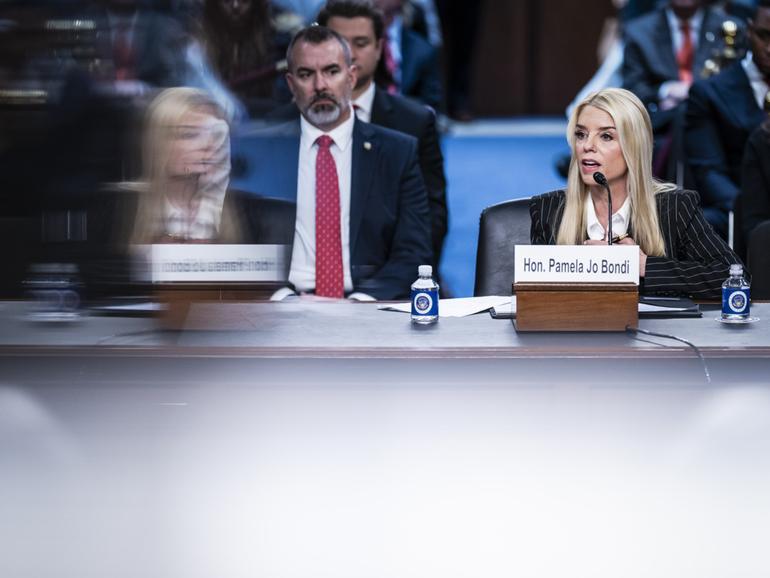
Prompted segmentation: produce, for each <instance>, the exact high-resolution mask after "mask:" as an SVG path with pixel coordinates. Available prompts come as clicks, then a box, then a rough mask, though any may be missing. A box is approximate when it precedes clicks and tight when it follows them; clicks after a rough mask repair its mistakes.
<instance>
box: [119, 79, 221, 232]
mask: <svg viewBox="0 0 770 578" xmlns="http://www.w3.org/2000/svg"><path fill="white" fill-rule="evenodd" d="M191 112H204V113H206V114H208V115H211V116H212V117H214V118H215V119H217V121H219V122H218V123H217V124H218V126H219V128H220V131H221V132H222V133H223V134H222V144H221V146H220V148H219V150H218V151H217V152H216V153H215V159H214V163H215V164H214V167H213V168H212V170H211V171H210V174H209V175H207V176H206V177H205V178H203V177H202V178H201V179H200V180H199V182H198V195H199V196H200V198H201V202H202V206H203V207H205V208H210V207H209V205H213V206H215V207H216V209H215V212H217V213H218V212H219V209H220V208H221V204H222V202H223V199H224V197H225V193H226V191H227V186H228V184H229V180H230V143H229V131H228V128H227V122H226V117H225V113H224V111H223V110H222V108H221V107H220V106H219V105H218V104H217V103H216V101H215V100H214V99H213V98H212V97H211V96H210V95H209V94H208V93H207V92H205V91H203V90H199V89H196V88H186V87H177V88H169V89H166V90H164V91H162V92H161V93H160V94H159V95H158V96H157V97H155V99H154V100H153V101H152V103H151V104H150V106H149V108H148V109H147V114H146V117H145V125H144V131H143V135H142V141H141V144H142V175H143V176H142V183H141V184H140V185H139V188H140V190H141V191H142V194H141V196H140V200H139V206H138V208H137V214H136V221H135V224H134V234H133V239H132V242H133V243H149V242H153V241H154V240H155V239H156V238H157V237H158V236H159V234H160V233H161V232H162V230H163V228H164V224H163V219H164V203H165V191H166V190H167V186H168V183H169V171H168V163H169V161H170V159H171V153H172V146H173V144H172V141H173V131H174V130H175V127H179V126H180V125H181V124H182V120H183V119H184V117H185V115H187V114H189V113H191ZM222 216H223V218H224V217H225V214H224V213H223V214H222ZM228 218H229V217H228ZM232 225H233V227H234V226H235V224H234V223H233V224H232ZM233 227H231V226H230V224H228V223H224V222H223V223H221V225H220V223H219V222H217V223H215V229H216V230H217V231H221V230H222V229H223V228H224V230H225V231H227V232H228V236H231V235H230V232H232V231H231V229H232V228H233ZM220 237H221V234H220Z"/></svg>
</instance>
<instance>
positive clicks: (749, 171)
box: [736, 124, 770, 242]
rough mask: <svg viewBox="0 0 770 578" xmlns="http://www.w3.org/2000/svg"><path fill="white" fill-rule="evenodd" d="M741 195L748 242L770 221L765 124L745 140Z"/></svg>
mask: <svg viewBox="0 0 770 578" xmlns="http://www.w3.org/2000/svg"><path fill="white" fill-rule="evenodd" d="M740 195H741V201H742V211H743V214H742V217H743V222H742V223H741V224H742V228H743V231H741V232H742V234H743V238H744V240H745V241H746V242H748V239H749V233H751V231H752V229H753V228H754V227H756V226H757V225H759V224H760V223H762V222H764V221H767V220H770V130H768V127H767V126H765V125H764V124H762V125H760V126H759V127H757V128H756V130H754V132H753V133H751V136H750V137H749V140H748V142H747V143H746V153H745V155H744V157H743V171H742V176H741V193H740ZM736 234H737V233H736Z"/></svg>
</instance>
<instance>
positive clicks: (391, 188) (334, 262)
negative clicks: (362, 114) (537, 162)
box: [286, 26, 431, 299]
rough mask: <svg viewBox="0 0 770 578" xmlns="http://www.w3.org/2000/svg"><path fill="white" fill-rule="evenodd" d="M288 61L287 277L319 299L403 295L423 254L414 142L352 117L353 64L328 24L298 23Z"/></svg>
mask: <svg viewBox="0 0 770 578" xmlns="http://www.w3.org/2000/svg"><path fill="white" fill-rule="evenodd" d="M287 61H288V68H289V72H288V73H287V75H286V79H287V82H288V84H289V88H290V89H291V91H292V94H293V95H294V100H295V102H296V104H297V107H298V108H299V110H300V113H301V115H302V116H301V118H300V122H299V127H298V128H299V131H300V137H299V147H298V151H297V156H296V157H295V158H296V159H297V164H296V166H297V173H296V174H297V180H296V187H297V188H296V202H297V204H296V206H297V215H296V224H295V233H294V244H293V249H292V259H291V268H290V273H289V281H290V283H291V284H292V285H293V288H294V291H295V292H299V293H311V292H312V293H315V294H316V295H318V296H322V297H331V298H342V297H343V296H344V295H347V296H349V297H351V298H359V299H366V298H367V296H368V297H373V298H376V299H400V298H404V297H406V296H407V295H408V294H409V287H410V284H411V282H412V281H413V280H414V278H415V272H416V270H417V266H418V265H421V264H424V263H430V259H431V250H430V224H429V213H428V200H427V195H426V193H425V186H424V184H423V181H422V177H421V175H420V169H419V165H418V161H417V141H416V140H415V139H414V138H413V137H410V136H408V135H404V134H401V133H397V132H395V131H391V130H388V129H385V128H382V127H378V126H376V125H373V124H368V123H364V122H360V121H357V120H356V118H355V115H354V114H353V109H352V106H351V97H352V92H353V87H354V86H355V83H356V70H355V67H354V66H353V65H352V57H351V54H350V49H349V47H348V45H347V42H346V41H345V40H344V39H343V38H342V37H341V36H339V35H338V34H337V33H336V32H333V31H331V30H329V29H328V28H325V27H323V26H311V27H309V28H305V29H303V30H301V31H299V32H298V33H297V34H296V35H295V37H294V38H293V40H292V42H291V45H290V46H289V50H288V53H287ZM294 125H295V126H296V123H294Z"/></svg>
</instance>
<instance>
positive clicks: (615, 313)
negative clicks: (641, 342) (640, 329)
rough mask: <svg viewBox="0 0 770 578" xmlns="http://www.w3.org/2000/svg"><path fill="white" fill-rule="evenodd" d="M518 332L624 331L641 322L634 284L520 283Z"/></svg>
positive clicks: (518, 289)
mask: <svg viewBox="0 0 770 578" xmlns="http://www.w3.org/2000/svg"><path fill="white" fill-rule="evenodd" d="M515 292H516V320H515V321H514V326H515V327H516V330H517V331H625V330H626V327H627V326H630V327H637V326H638V324H639V313H638V305H637V303H638V301H639V291H638V288H637V286H636V285H633V284H618V285H605V284H568V283H541V284H537V283H517V284H516V286H515Z"/></svg>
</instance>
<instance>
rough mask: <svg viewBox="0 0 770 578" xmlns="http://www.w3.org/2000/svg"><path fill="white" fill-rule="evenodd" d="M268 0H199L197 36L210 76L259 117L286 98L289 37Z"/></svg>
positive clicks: (252, 113) (287, 99) (287, 94)
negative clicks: (200, 2)
mask: <svg viewBox="0 0 770 578" xmlns="http://www.w3.org/2000/svg"><path fill="white" fill-rule="evenodd" d="M279 17H280V15H279V13H278V11H277V10H276V9H275V8H273V7H272V6H271V5H270V3H269V2H268V0H204V4H203V11H202V19H201V22H200V27H199V33H198V37H199V39H200V44H201V45H202V47H203V52H204V54H205V57H206V59H207V61H208V64H209V65H210V66H211V68H212V70H213V72H214V73H215V75H216V76H217V77H218V78H220V79H221V80H222V81H223V82H224V83H225V85H226V86H227V87H228V89H229V90H230V91H231V92H232V93H234V94H235V95H236V96H237V97H238V98H240V100H241V101H242V102H243V103H244V104H245V105H246V108H247V109H248V110H249V112H250V114H251V115H253V116H262V115H263V114H264V113H266V112H267V111H269V110H271V109H272V108H274V107H275V106H276V104H278V103H280V102H288V101H289V99H290V96H291V95H290V94H289V92H288V89H287V88H286V86H285V81H284V79H283V75H282V71H283V70H284V69H285V62H284V61H283V55H284V54H285V52H286V47H287V46H288V43H289V40H290V38H291V37H290V35H289V34H287V32H285V31H283V30H281V29H279V25H278V24H277V19H279Z"/></svg>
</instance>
